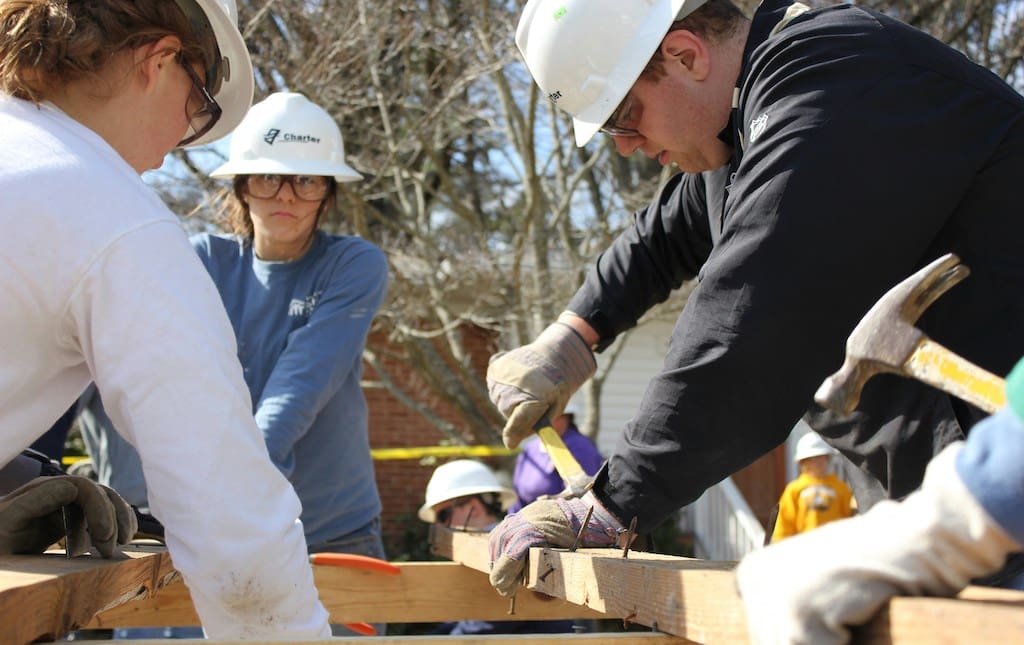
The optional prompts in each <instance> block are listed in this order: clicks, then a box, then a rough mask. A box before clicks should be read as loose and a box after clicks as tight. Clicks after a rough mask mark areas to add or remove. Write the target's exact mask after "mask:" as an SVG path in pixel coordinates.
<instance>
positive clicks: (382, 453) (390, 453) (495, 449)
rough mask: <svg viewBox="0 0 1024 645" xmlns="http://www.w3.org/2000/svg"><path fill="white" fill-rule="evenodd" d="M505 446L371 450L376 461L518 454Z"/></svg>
mask: <svg viewBox="0 0 1024 645" xmlns="http://www.w3.org/2000/svg"><path fill="white" fill-rule="evenodd" d="M518 452H519V451H518V450H509V449H508V448H506V447H505V446H424V447H420V448H373V449H371V450H370V454H371V455H373V458H374V459H375V460H376V461H388V460H392V459H422V458H424V457H507V456H509V455H514V454H516V453H518Z"/></svg>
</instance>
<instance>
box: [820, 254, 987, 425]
mask: <svg viewBox="0 0 1024 645" xmlns="http://www.w3.org/2000/svg"><path fill="white" fill-rule="evenodd" d="M969 273H970V271H969V270H968V268H967V267H965V266H964V265H962V264H960V258H958V257H957V256H956V255H954V254H952V253H947V254H946V255H944V256H942V257H940V258H939V259H937V260H935V261H934V262H932V263H931V264H929V265H928V266H926V267H924V268H923V269H920V270H919V271H918V272H917V273H915V274H913V275H912V276H910V277H909V278H907V279H906V280H904V281H903V282H900V283H899V284H898V285H896V286H895V287H893V288H892V289H890V290H889V291H888V292H887V293H886V294H885V295H884V296H882V298H881V299H880V300H879V301H878V302H876V303H875V305H874V306H873V307H871V309H870V310H869V311H868V313H867V314H866V315H865V316H864V318H862V319H861V321H860V323H858V324H857V326H856V327H855V328H854V330H853V333H851V334H850V337H849V338H848V339H847V341H846V360H845V361H844V362H843V366H842V367H841V368H839V371H838V372H836V373H835V374H833V375H832V376H830V377H828V378H827V379H825V382H824V383H822V384H821V387H819V388H818V391H817V392H816V393H815V394H814V400H815V401H817V402H818V403H819V404H821V405H823V406H825V407H827V408H828V409H830V410H832V411H833V412H837V413H839V414H849V413H851V412H853V409H854V408H856V407H857V403H858V402H859V401H860V393H861V390H862V389H863V388H864V384H865V383H866V382H867V380H868V379H870V378H871V377H872V376H874V375H875V374H878V373H881V372H893V373H901V372H902V371H903V366H904V364H905V363H906V362H907V359H908V358H910V355H911V354H913V353H914V350H915V349H916V348H917V346H918V344H919V343H920V342H921V341H922V340H923V339H924V338H925V335H924V333H922V332H921V331H920V330H918V329H917V328H916V327H914V323H916V322H917V319H918V318H920V317H921V314H922V313H924V310H925V309H927V308H928V307H929V306H931V304H932V303H933V302H935V301H936V300H938V298H939V297H940V296H941V295H942V294H944V293H945V292H946V291H948V290H949V289H950V288H951V287H952V286H953V285H955V284H957V283H958V282H960V281H961V280H963V279H964V278H966V277H967V275H968V274H969Z"/></svg>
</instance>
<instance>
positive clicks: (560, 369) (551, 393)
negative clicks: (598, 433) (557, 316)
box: [487, 322, 597, 448]
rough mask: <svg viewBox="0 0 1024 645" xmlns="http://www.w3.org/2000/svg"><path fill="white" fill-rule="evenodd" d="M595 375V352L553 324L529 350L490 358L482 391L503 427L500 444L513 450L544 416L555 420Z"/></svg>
mask: <svg viewBox="0 0 1024 645" xmlns="http://www.w3.org/2000/svg"><path fill="white" fill-rule="evenodd" d="M596 371H597V361H595V360H594V352H592V351H591V350H590V347H588V346H587V344H586V342H584V340H583V338H582V337H581V336H580V335H579V333H577V332H576V330H574V329H573V328H572V327H570V326H569V325H567V324H565V323H561V322H556V323H553V324H551V325H549V326H548V327H547V329H545V330H544V331H542V332H541V334H540V336H538V337H537V339H536V340H534V341H533V342H532V343H530V344H529V345H523V346H522V347H518V348H516V349H513V350H512V351H510V352H503V353H500V354H495V355H494V356H492V357H491V361H490V365H488V366H487V391H488V393H489V394H490V397H491V401H492V402H493V403H494V405H496V406H497V407H498V410H500V411H501V413H502V414H503V415H505V418H506V419H508V421H507V422H506V423H505V428H504V430H502V440H503V441H504V442H505V446H506V447H508V448H515V447H516V446H518V445H519V443H520V442H521V441H522V440H523V439H526V438H527V437H530V436H531V435H532V434H533V426H534V425H535V424H536V423H537V422H538V421H539V420H540V418H541V417H543V416H544V415H545V414H547V415H548V418H552V419H553V418H555V417H557V416H558V415H559V414H561V413H562V411H563V410H564V409H565V405H566V403H568V402H569V397H571V396H572V395H573V393H575V392H576V390H578V389H579V387H580V386H581V385H583V383H584V382H586V380H587V379H589V378H590V377H591V376H593V375H594V372H596Z"/></svg>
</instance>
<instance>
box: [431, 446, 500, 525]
mask: <svg viewBox="0 0 1024 645" xmlns="http://www.w3.org/2000/svg"><path fill="white" fill-rule="evenodd" d="M485 493H497V494H498V495H499V496H500V498H501V508H502V509H506V508H508V507H509V506H511V505H512V503H513V502H514V501H516V494H515V491H513V490H512V489H511V488H508V487H506V486H503V485H502V483H501V482H500V481H499V480H498V477H497V475H495V474H494V471H492V470H491V469H490V468H488V467H487V466H485V465H484V464H482V463H480V462H479V461H474V460H472V459H458V460H456V461H450V462H448V463H447V464H442V465H440V466H438V467H437V469H436V470H434V474H433V475H431V476H430V481H429V482H427V493H426V496H425V497H424V501H423V506H421V507H420V510H419V513H418V515H419V518H420V519H421V520H423V521H424V522H431V523H432V522H435V521H437V514H436V513H435V512H434V507H435V506H437V505H438V504H440V503H442V502H447V501H448V500H450V499H457V498H459V497H465V496H467V495H482V494H485Z"/></svg>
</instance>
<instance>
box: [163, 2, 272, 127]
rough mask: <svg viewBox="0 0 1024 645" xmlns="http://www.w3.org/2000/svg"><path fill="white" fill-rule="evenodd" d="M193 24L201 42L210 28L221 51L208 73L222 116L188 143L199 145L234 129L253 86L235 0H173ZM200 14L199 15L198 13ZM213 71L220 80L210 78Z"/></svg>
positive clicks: (243, 111) (249, 61)
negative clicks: (207, 129) (202, 133)
mask: <svg viewBox="0 0 1024 645" xmlns="http://www.w3.org/2000/svg"><path fill="white" fill-rule="evenodd" d="M174 2H175V3H176V4H177V5H178V7H179V8H180V9H181V11H182V13H184V14H185V17H186V18H187V19H188V21H189V24H191V25H192V30H193V31H194V32H195V33H196V36H197V37H198V38H199V40H200V42H202V41H203V40H205V39H206V38H205V37H206V36H207V35H208V34H209V31H210V29H211V28H212V29H213V38H214V40H215V41H216V43H217V49H218V50H219V54H220V55H219V56H218V57H217V59H218V60H216V61H207V62H208V63H211V62H212V63H213V65H212V67H211V68H210V69H208V70H207V80H206V82H207V84H208V87H210V88H212V90H211V94H212V95H213V98H214V100H216V101H217V104H218V105H220V108H221V116H220V119H219V120H218V121H217V123H216V124H215V125H214V126H213V127H212V128H211V129H210V131H209V132H207V133H206V134H204V135H203V136H201V137H199V138H198V139H196V140H195V141H193V142H191V143H189V144H188V145H189V146H199V145H202V144H204V143H210V142H211V141H216V140H217V139H220V138H221V137H223V136H226V135H227V134H228V133H229V132H231V131H232V130H234V129H235V126H236V125H238V124H239V122H241V120H242V117H244V116H245V112H246V110H248V109H249V106H250V105H252V93H253V87H254V84H255V83H254V81H253V72H252V60H250V58H249V50H248V49H247V48H246V46H245V41H244V40H242V34H241V33H240V32H239V31H238V7H237V6H235V0H174ZM197 8H198V9H200V10H201V13H200V14H197V12H196V10H197ZM211 70H212V71H213V72H214V73H215V75H216V76H218V77H219V78H217V79H213V78H209V74H210V72H211Z"/></svg>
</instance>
